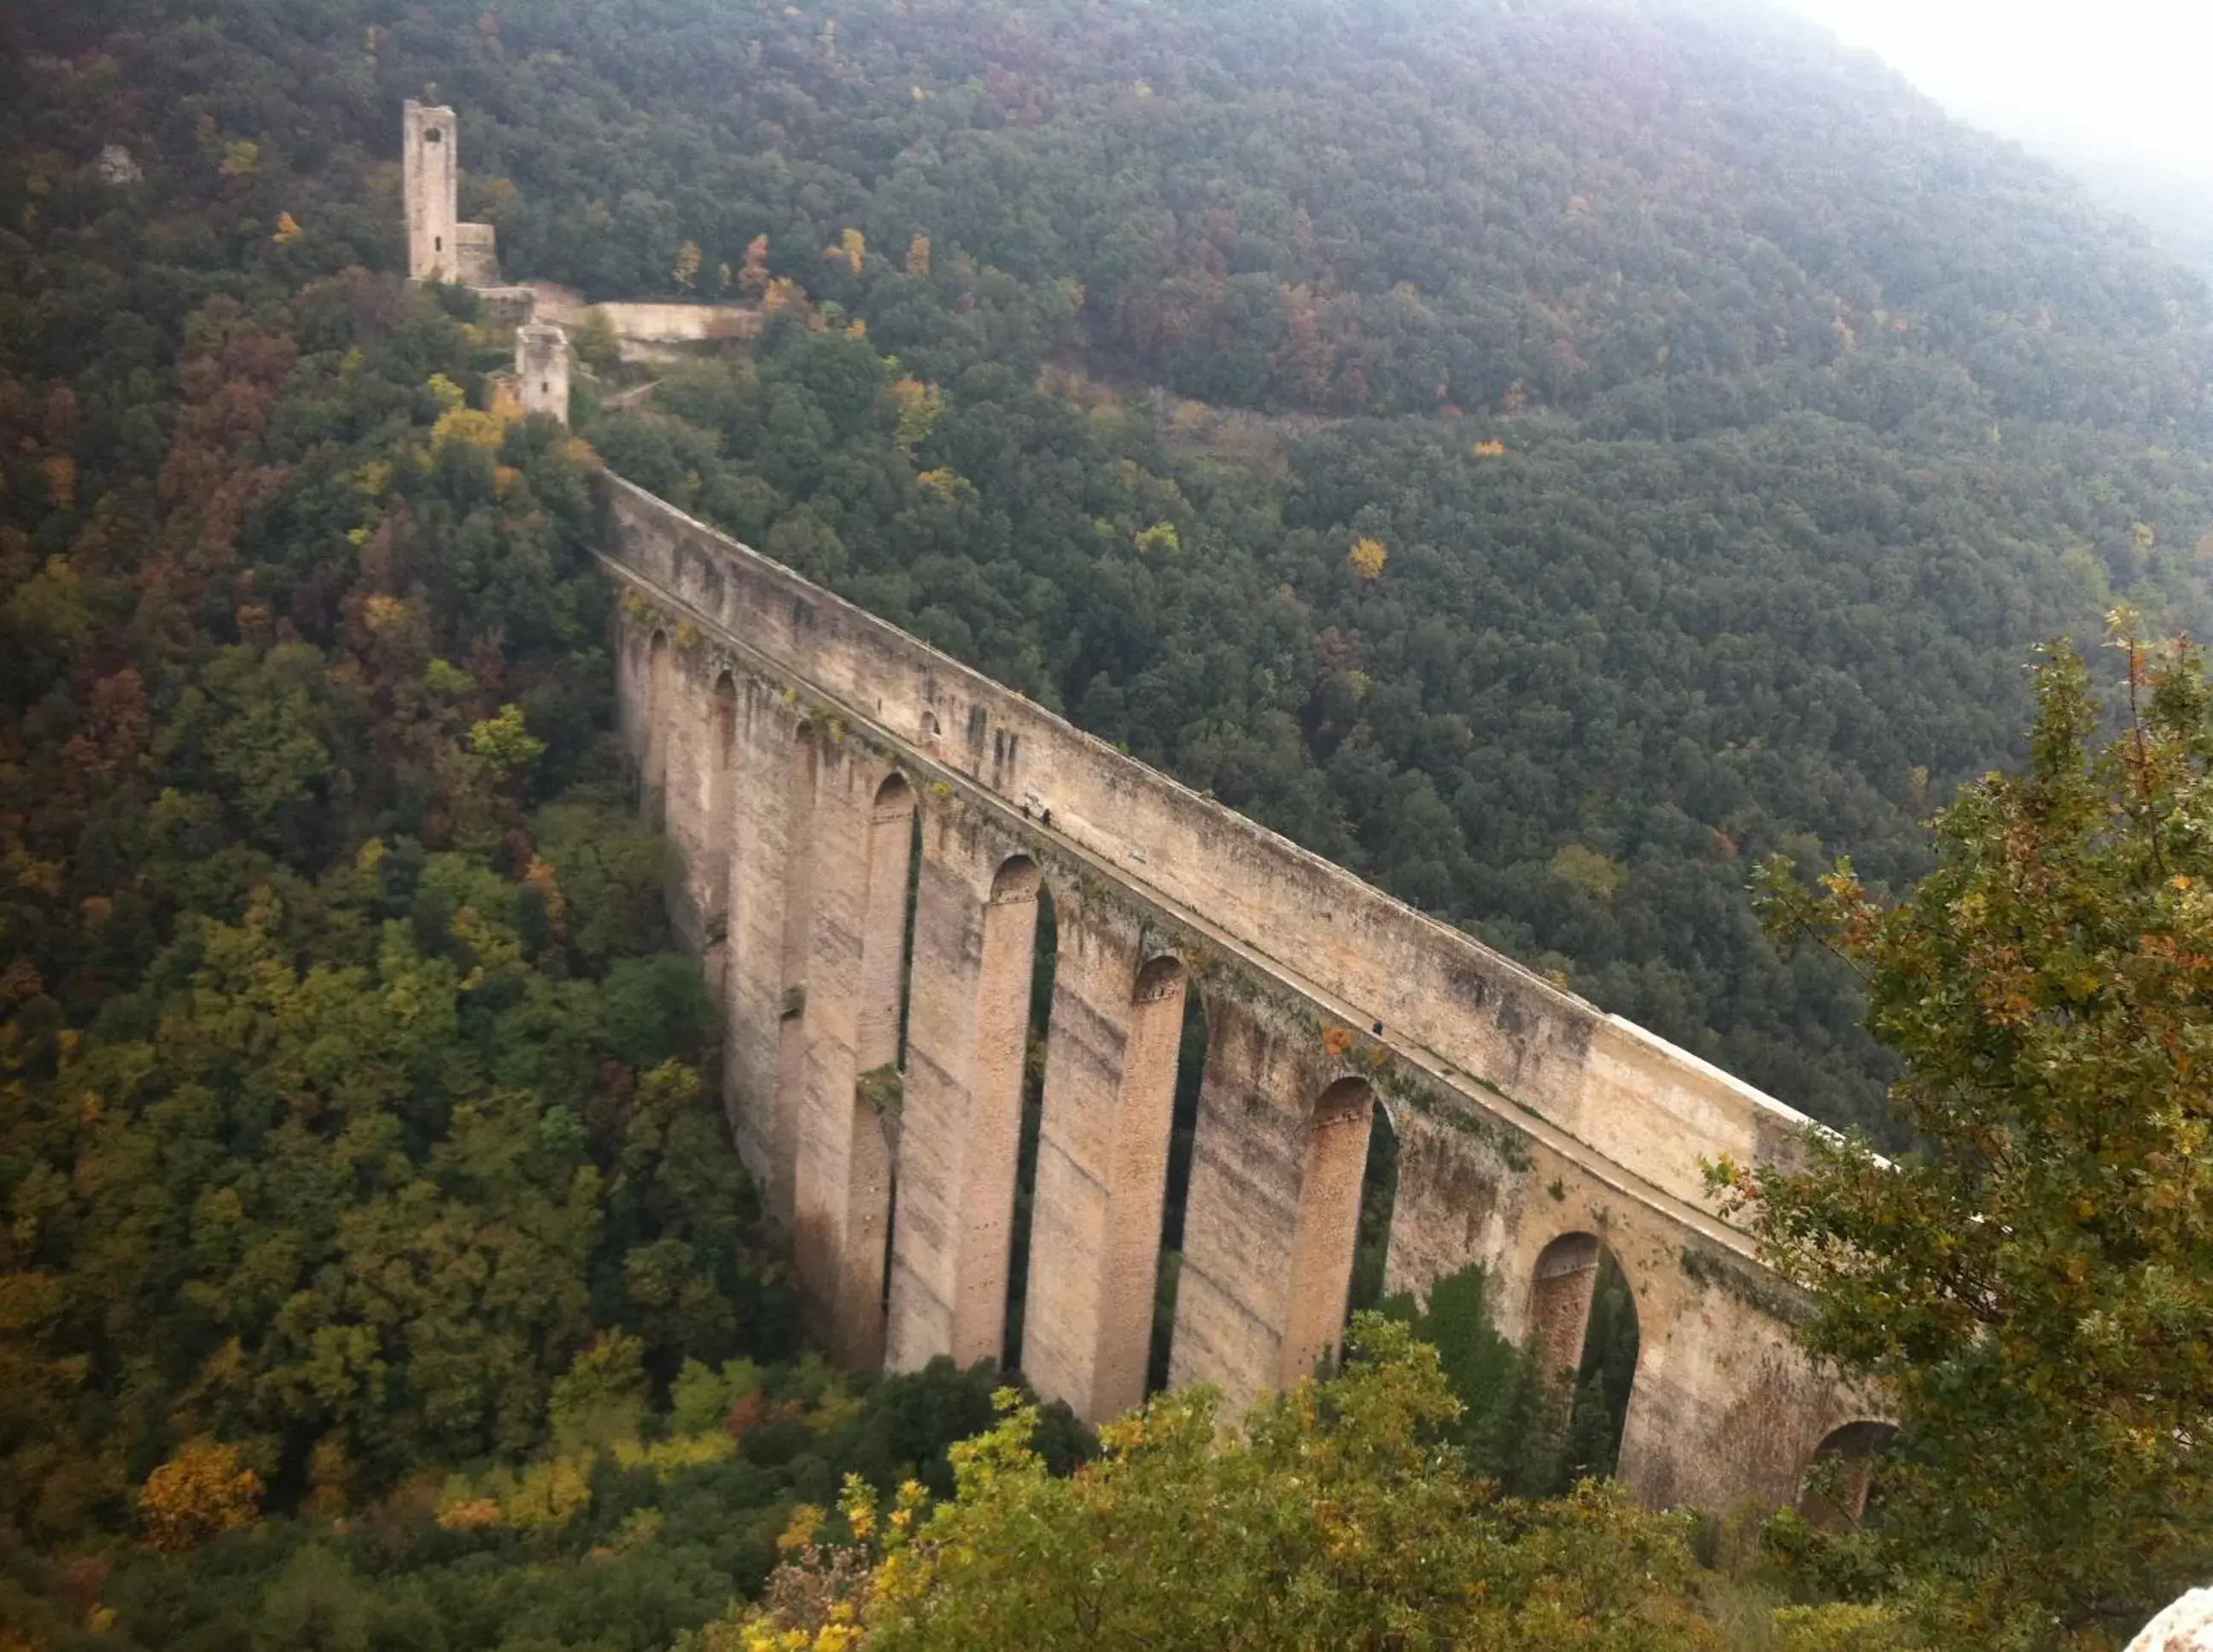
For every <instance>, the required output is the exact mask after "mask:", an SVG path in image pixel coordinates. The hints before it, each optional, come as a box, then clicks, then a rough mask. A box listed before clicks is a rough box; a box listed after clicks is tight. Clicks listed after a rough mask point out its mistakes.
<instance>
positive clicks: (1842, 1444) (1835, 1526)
mask: <svg viewBox="0 0 2213 1652" xmlns="http://www.w3.org/2000/svg"><path fill="white" fill-rule="evenodd" d="M1897 1439H1898V1425H1897V1424H1896V1423H1878V1422H1874V1421H1872V1420H1869V1421H1862V1422H1857V1423H1845V1424H1844V1426H1843V1427H1842V1428H1838V1429H1830V1430H1829V1432H1828V1433H1827V1434H1826V1435H1825V1436H1823V1437H1822V1440H1821V1443H1820V1445H1818V1446H1816V1447H1814V1455H1813V1457H1812V1458H1811V1460H1808V1463H1807V1465H1806V1474H1805V1478H1804V1481H1803V1483H1802V1484H1801V1486H1800V1488H1799V1492H1798V1512H1799V1513H1800V1514H1801V1515H1804V1516H1805V1517H1806V1518H1807V1520H1808V1521H1810V1522H1812V1523H1813V1524H1814V1525H1815V1526H1819V1527H1825V1528H1826V1529H1827V1530H1830V1531H1847V1530H1850V1528H1852V1527H1856V1526H1858V1525H1859V1524H1860V1523H1861V1521H1864V1520H1865V1519H1866V1518H1867V1510H1868V1494H1869V1490H1871V1489H1872V1488H1873V1486H1874V1484H1875V1464H1876V1462H1877V1460H1879V1459H1880V1458H1881V1456H1882V1454H1883V1453H1884V1452H1886V1451H1887V1450H1888V1449H1889V1448H1891V1446H1892V1445H1893V1443H1895V1442H1896V1441H1897Z"/></svg>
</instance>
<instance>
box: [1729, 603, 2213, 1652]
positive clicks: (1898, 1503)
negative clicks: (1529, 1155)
mask: <svg viewBox="0 0 2213 1652" xmlns="http://www.w3.org/2000/svg"><path fill="white" fill-rule="evenodd" d="M2121 623H2122V624H2123V625H2125V624H2126V620H2125V616H2124V617H2123V619H2122V621H2121ZM2116 646H2117V647H2118V648H2119V650H2120V652H2121V654H2122V655H2123V658H2124V660H2125V664H2126V675H2125V693H2126V701H2127V715H2126V718H2125V723H2124V726H2123V728H2122V729H2121V733H2120V736H2119V739H2117V740H2115V741H2112V742H2111V743H2110V744H2107V745H2106V746H2104V747H2102V748H2101V749H2100V748H2099V747H2097V746H2096V743H2095V736H2096V734H2097V731H2098V729H2099V727H2100V722H2101V717H2100V709H2099V702H2098V697H2097V694H2096V693H2095V692H2094V687H2093V684H2092V680H2091V676H2090V673H2089V671H2088V668H2087V667H2086V666H2085V664H2084V662H2083V661H2082V659H2081V658H2080V657H2078V656H2077V655H2076V653H2075V652H2074V650H2073V649H2070V648H2066V647H2064V646H2062V647H2058V648H2055V649H2051V650H2049V651H2047V653H2046V654H2045V658H2044V660H2043V662H2042V663H2041V665H2040V666H2039V669H2038V671H2037V674H2036V692H2037V698H2038V701H2039V708H2040V710H2039V716H2038V718H2037V722H2036V726H2035V729H2034V732H2033V735H2032V737H2031V741H2030V751H2031V758H2030V763H2029V766H2028V769H2027V771H2026V772H2025V773H2020V774H1992V775H1990V776H1989V777H1986V778H1984V780H1982V781H1980V782H1979V783H1976V784H1974V785H1972V786H1970V787H1968V788H1967V789H1966V790H1965V791H1964V792H1963V793H1962V794H1961V795H1960V798H1959V800H1958V801H1957V802H1954V804H1953V805H1952V806H1951V807H1950V808H1948V809H1947V810H1945V811H1944V812H1943V813H1942V814H1940V815H1939V816H1938V817H1937V818H1936V822H1935V839H1936V854H1937V859H1938V865H1937V869H1936V870H1935V871H1934V872H1932V873H1931V874H1930V875H1929V876H1928V877H1926V878H1925V879H1923V881H1921V882H1920V883H1919V884H1918V885H1917V887H1914V888H1913V889H1912V890H1911V892H1910V893H1907V894H1906V895H1905V898H1904V899H1901V900H1899V901H1898V902H1896V903H1895V904H1886V903H1885V902H1883V901H1881V900H1880V899H1877V897H1876V896H1875V895H1874V894H1873V893H1870V892H1869V889H1868V888H1867V887H1864V886H1863V885H1862V882H1861V881H1860V880H1859V879H1858V878H1857V877H1856V875H1854V873H1853V870H1852V868H1851V865H1850V862H1849V861H1843V862H1839V863H1838V865H1837V866H1836V868H1835V869H1834V870H1833V871H1832V872H1831V873H1830V874H1829V875H1827V876H1826V878H1825V879H1824V880H1823V881H1822V884H1821V887H1820V890H1819V891H1818V892H1814V891H1809V890H1808V889H1806V888H1804V887H1801V886H1800V885H1798V884H1797V883H1796V882H1795V881H1794V880H1793V878H1792V877H1791V876H1790V875H1789V870H1788V869H1787V867H1786V866H1783V865H1780V864H1776V863H1771V865H1770V867H1769V869H1768V871H1767V874H1766V875H1765V899H1766V904H1767V911H1768V917H1769V920H1770V923H1771V925H1772V926H1773V927H1774V928H1775V929H1776V930H1777V931H1779V932H1784V933H1801V934H1802V933H1810V934H1814V935H1818V936H1822V937H1824V938H1826V939H1827V940H1828V941H1830V942H1832V944H1834V945H1835V946H1836V947H1837V948H1838V949H1839V950H1840V951H1841V952H1842V953H1843V954H1844V956H1845V957H1847V958H1848V959H1850V960H1852V961H1853V962H1854V963H1855V964H1856V965H1857V966H1859V967H1860V969H1861V970H1862V973H1863V974H1864V976H1865V978H1866V983H1867V991H1868V997H1869V1026H1870V1027H1872V1028H1873V1030H1874V1031H1875V1033H1877V1035H1878V1036H1880V1037H1881V1039H1883V1040H1884V1041H1885V1042H1886V1043H1887V1044H1888V1045H1890V1046H1891V1047H1892V1048H1893V1049H1894V1050H1896V1051H1897V1052H1899V1055H1900V1056H1901V1057H1903V1058H1904V1059H1905V1064H1906V1074H1905V1077H1904V1078H1903V1079H1901V1080H1900V1081H1899V1083H1898V1084H1897V1085H1896V1086H1895V1087H1894V1088H1893V1091H1892V1101H1893V1106H1894V1107H1895V1108H1896V1110H1897V1112H1898V1114H1899V1119H1900V1122H1901V1123H1902V1125H1904V1126H1905V1130H1906V1131H1908V1132H1909V1134H1910V1136H1911V1139H1912V1140H1913V1142H1914V1143H1916V1147H1915V1149H1914V1150H1913V1151H1911V1153H1908V1154H1906V1155H1903V1156H1902V1157H1900V1158H1899V1160H1897V1161H1895V1162H1886V1161H1882V1160H1881V1159H1879V1158H1877V1157H1876V1156H1875V1155H1874V1154H1873V1153H1871V1152H1870V1151H1869V1149H1867V1147H1866V1146H1865V1145H1864V1144H1863V1143H1860V1142H1856V1141H1841V1140H1836V1139H1833V1138H1824V1137H1815V1138H1814V1139H1812V1140H1810V1141H1809V1143H1808V1150H1809V1152H1810V1155H1811V1158H1810V1162H1809V1163H1808V1165H1807V1166H1806V1167H1804V1168H1801V1169H1795V1170H1771V1171H1764V1172H1757V1173H1755V1172H1753V1171H1749V1170H1747V1169H1744V1168H1743V1167H1728V1166H1724V1167H1721V1168H1720V1169H1718V1170H1717V1171H1716V1172H1715V1176H1716V1180H1717V1181H1719V1182H1721V1183H1722V1184H1723V1185H1724V1186H1726V1187H1727V1188H1728V1192H1730V1194H1731V1195H1732V1196H1733V1197H1734V1198H1735V1199H1736V1200H1738V1201H1740V1202H1741V1204H1745V1205H1747V1206H1748V1208H1749V1209H1750V1210H1751V1212H1752V1214H1753V1222H1754V1224H1755V1226H1756V1229H1757V1231H1758V1233H1759V1237H1760V1241H1761V1243H1762V1247H1763V1248H1764V1250H1765V1253H1766V1255H1767V1257H1768V1258H1769V1259H1770V1260H1771V1262H1772V1263H1773V1264H1774V1265H1776V1266H1777V1267H1778V1268H1779V1269H1781V1270H1782V1271H1783V1272H1785V1273H1786V1274H1788V1275H1789V1277H1792V1278H1794V1279H1795V1280H1797V1281H1798V1282H1799V1283H1801V1284H1803V1285H1805V1286H1806V1287H1807V1288H1808V1289H1810V1290H1811V1291H1812V1292H1813V1293H1814V1299H1815V1301H1816V1303H1817V1305H1818V1312H1817V1314H1816V1315H1815V1317H1814V1320H1812V1322H1811V1324H1810V1325H1809V1326H1808V1327H1807V1328H1806V1332H1805V1338H1806V1342H1807V1345H1808V1347H1809V1349H1810V1350H1812V1351H1813V1352H1814V1353H1815V1354H1816V1355H1819V1356H1822V1357H1823V1358H1826V1359H1830V1360H1833V1361H1835V1362H1838V1364H1839V1365H1840V1366H1841V1367H1842V1368H1843V1369H1844V1370H1845V1371H1846V1372H1847V1373H1848V1374H1850V1375H1853V1376H1856V1377H1858V1378H1861V1379H1862V1380H1863V1381H1867V1382H1868V1383H1869V1385H1870V1386H1871V1387H1872V1388H1873V1389H1874V1390H1875V1393H1878V1394H1879V1395H1881V1398H1882V1399H1883V1400H1884V1401H1885V1402H1887V1404H1888V1405H1891V1406H1893V1407H1894V1411H1895V1416H1896V1417H1897V1418H1898V1420H1899V1422H1900V1423H1901V1424H1902V1425H1903V1429H1904V1434H1903V1447H1902V1450H1901V1452H1900V1454H1899V1460H1898V1461H1897V1462H1896V1463H1895V1464H1894V1465H1892V1466H1887V1467H1886V1469H1885V1471H1884V1473H1883V1475H1882V1476H1881V1478H1880V1479H1879V1482H1878V1484H1880V1485H1882V1486H1883V1487H1884V1490H1885V1496H1884V1501H1883V1502H1882V1503H1881V1510H1880V1518H1879V1519H1878V1520H1877V1521H1875V1532H1874V1535H1873V1538H1872V1539H1871V1540H1872V1541H1874V1542H1875V1543H1876V1544H1877V1545H1878V1549H1879V1553H1880V1555H1881V1558H1882V1559H1883V1560H1884V1561H1886V1562H1887V1564H1890V1565H1891V1566H1893V1568H1896V1569H1899V1570H1906V1569H1911V1568H1912V1567H1914V1566H1917V1565H1919V1564H1934V1565H1935V1567H1936V1570H1937V1571H1938V1573H1939V1574H1940V1576H1941V1578H1942V1583H1943V1586H1944V1587H1943V1589H1942V1604H1941V1605H1940V1606H1934V1607H1932V1608H1931V1610H1932V1611H1936V1612H1940V1613H1941V1614H1942V1615H1943V1616H1944V1617H1945V1618H1946V1619H1947V1622H1948V1627H1949V1629H1950V1630H1951V1631H1952V1634H1953V1636H1954V1637H1955V1643H1970V1642H1971V1643H1974V1644H1977V1645H2020V1646H2035V1645H2051V1644H2067V1643H2078V1644H2093V1643H2094V1644H2099V1645H2104V1644H2107V1642H2106V1641H2104V1640H2101V1639H2098V1638H2096V1637H2098V1636H2100V1634H2101V1633H2102V1632H2103V1631H2106V1630H2107V1629H2109V1628H2111V1627H2112V1626H2114V1625H2121V1626H2127V1625H2131V1624H2133V1623H2135V1622H2138V1621H2141V1620H2142V1619H2143V1618H2144V1617H2145V1616H2146V1615H2147V1614H2148V1613H2149V1612H2150V1611H2151V1610H2153V1609H2154V1608H2155V1607H2156V1606H2159V1605H2160V1604H2161V1602H2163V1601H2165V1600H2167V1599H2168V1598H2169V1597H2170V1596H2171V1595H2173V1594H2174V1593H2175V1592H2176V1590H2177V1588H2178V1587H2179V1585H2181V1584H2184V1583H2186V1582H2196V1581H2202V1579H2203V1577H2204V1573H2205V1571H2206V1569H2207V1567H2208V1564H2209V1563H2213V1463H2209V1461H2208V1460H2207V1456H2206V1453H2205V1451H2204V1436H2205V1429H2206V1427H2207V1424H2208V1419H2209V1417H2213V1160H2210V1159H2209V1157H2208V1151H2207V1149H2208V1144H2209V1143H2208V1136H2209V1131H2213V1064H2209V1061H2208V1052H2213V833H2209V832H2208V830H2207V826H2208V824H2209V820H2213V784H2209V781H2213V691H2209V688H2208V685H2207V682H2206V680H2205V676H2204V661H2203V657H2202V655H2201V654H2200V652H2199V650H2198V649H2197V648H2195V647H2194V646H2192V645H2189V644H2186V643H2171V644H2167V645H2165V646H2163V647H2158V648H2153V647H2148V646H2146V645H2144V644H2143V643H2139V642H2138V641H2137V640H2136V639H2135V638H2134V637H2133V636H2131V635H2130V634H2129V633H2128V632H2127V631H2125V630H2124V631H2120V632H2119V641H2118V643H2117V644H2116Z"/></svg>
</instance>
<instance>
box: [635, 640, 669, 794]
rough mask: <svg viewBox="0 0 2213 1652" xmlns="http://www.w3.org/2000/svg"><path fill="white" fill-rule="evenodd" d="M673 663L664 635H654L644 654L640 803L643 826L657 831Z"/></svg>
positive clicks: (665, 790) (664, 776)
mask: <svg viewBox="0 0 2213 1652" xmlns="http://www.w3.org/2000/svg"><path fill="white" fill-rule="evenodd" d="M674 671H675V662H674V661H673V660H672V659H671V658H670V657H669V653H668V632H667V631H655V632H654V633H653V640H652V642H651V643H648V644H647V646H646V654H645V773H644V776H643V780H644V792H645V796H644V797H643V799H642V800H641V801H642V803H643V808H644V811H645V819H646V824H647V825H649V826H651V827H653V829H654V830H655V831H656V832H657V831H659V830H660V829H661V823H662V820H663V818H664V816H665V814H666V813H667V808H666V804H667V800H668V719H669V717H670V716H671V715H672V714H673V713H674V710H675V706H674V703H673V695H672V692H671V691H672V689H673V688H674V683H673V680H672V679H673V677H674Z"/></svg>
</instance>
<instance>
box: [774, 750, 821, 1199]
mask: <svg viewBox="0 0 2213 1652" xmlns="http://www.w3.org/2000/svg"><path fill="white" fill-rule="evenodd" d="M817 766H818V765H817V754H816V751H815V741H814V726H813V725H812V724H811V723H802V724H800V726H799V729H798V732H797V733H796V735H794V736H793V738H792V742H791V750H790V753H789V758H788V759H787V768H786V773H785V789H784V798H785V808H784V832H783V845H784V853H783V865H784V884H783V946H782V953H783V1003H781V1005H780V1006H779V1007H778V1009H777V1052H776V1058H777V1059H776V1166H777V1180H778V1186H777V1190H776V1194H777V1197H776V1201H775V1208H776V1210H777V1214H778V1217H779V1219H780V1220H783V1221H785V1222H789V1220H790V1219H791V1215H792V1210H793V1207H794V1196H795V1192H796V1188H795V1185H794V1184H795V1180H796V1171H797V1166H798V1161H799V1110H800V1104H801V1100H802V1091H803V1090H804V1089H805V1088H806V1082H807V1072H806V1066H807V965H808V940H809V938H810V936H811V935H812V932H813V928H814V788H815V776H816V771H817Z"/></svg>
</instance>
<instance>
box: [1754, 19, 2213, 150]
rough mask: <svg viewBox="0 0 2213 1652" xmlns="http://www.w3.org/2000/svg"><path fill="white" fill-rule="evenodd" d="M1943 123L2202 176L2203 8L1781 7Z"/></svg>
mask: <svg viewBox="0 0 2213 1652" xmlns="http://www.w3.org/2000/svg"><path fill="white" fill-rule="evenodd" d="M1785 3H1787V4H1789V5H1790V6H1792V7H1793V8H1794V9H1796V10H1798V11H1800V12H1802V13H1804V14H1805V15H1808V16H1809V17H1812V18H1814V20H1815V21H1819V22H1821V23H1823V24H1826V26H1827V27H1829V28H1831V29H1832V30H1834V31H1835V32H1836V33H1837V34H1838V35H1839V36H1840V37H1841V38H1843V39H1844V40H1846V41H1847V42H1848V43H1850V44H1851V45H1854V46H1865V47H1867V48H1869V50H1871V51H1873V52H1876V53H1877V54H1878V55H1880V56H1881V58H1884V59H1885V60H1886V61H1887V62H1888V63H1889V64H1890V65H1891V67H1893V69H1896V70H1899V72H1900V73H1901V74H1903V75H1904V76H1905V77H1906V78H1907V79H1908V80H1910V81H1911V82H1913V83H1914V84H1915V85H1917V86H1918V87H1919V88H1921V89H1922V90H1923V91H1924V92H1926V93H1928V94H1930V96H1931V97H1933V98H1935V99H1936V100H1937V101H1939V102H1941V103H1942V104H1944V105H1945V106H1946V107H1948V108H1950V109H1952V110H1953V111H1954V113H1958V114H1960V115H1963V116H1965V117H1966V118H1967V119H1971V120H1973V121H1975V123H1976V124H1977V125H1985V126H1993V127H1997V128H1998V129H2000V130H2003V131H2006V132H2007V134H2008V135H2009V136H2012V137H2021V138H2023V139H2029V138H2031V137H2033V133H2034V131H2035V130H2036V129H2037V128H2039V127H2043V128H2046V129H2048V130H2050V131H2051V132H2052V134H2053V135H2054V136H2055V137H2064V139H2065V140H2066V141H2067V142H2068V143H2070V144H2073V145H2075V146H2076V147H2077V148H2087V147H2090V146H2092V145H2094V146H2095V147H2096V148H2098V149H2102V150H2104V151H2106V152H2107V153H2109V154H2111V155H2117V156H2119V155H2141V156H2144V157H2147V158H2149V157H2157V158H2158V159H2159V160H2161V162H2164V163H2165V165H2166V167H2167V168H2168V169H2171V170H2173V171H2175V172H2182V173H2192V174H2204V175H2208V176H2213V113H2209V111H2213V100H2209V97H2208V91H2209V87H2208V82H2209V79H2213V0H1785Z"/></svg>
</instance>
